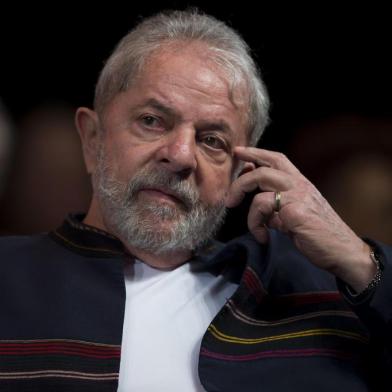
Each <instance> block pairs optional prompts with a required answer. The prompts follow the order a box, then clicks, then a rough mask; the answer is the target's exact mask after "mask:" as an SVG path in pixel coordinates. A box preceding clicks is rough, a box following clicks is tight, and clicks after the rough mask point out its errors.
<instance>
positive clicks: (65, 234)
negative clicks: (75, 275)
mask: <svg viewBox="0 0 392 392" xmlns="http://www.w3.org/2000/svg"><path fill="white" fill-rule="evenodd" d="M84 217H85V215H84V214H70V215H69V216H68V217H67V218H66V219H65V220H64V222H63V224H62V225H61V226H60V227H59V228H57V229H56V230H53V231H52V232H50V233H49V236H50V237H51V238H52V239H53V240H55V241H56V242H57V243H60V244H61V245H63V246H65V247H66V248H68V249H70V250H71V251H73V252H75V253H79V254H82V255H83V256H90V257H116V256H117V257H120V256H121V257H123V256H125V255H126V254H127V253H128V252H127V250H126V248H125V247H124V245H123V244H122V243H121V241H120V240H119V239H118V238H116V237H114V236H113V235H111V234H109V233H107V232H105V231H103V230H100V229H97V228H96V227H93V226H89V225H86V224H85V223H83V219H84Z"/></svg>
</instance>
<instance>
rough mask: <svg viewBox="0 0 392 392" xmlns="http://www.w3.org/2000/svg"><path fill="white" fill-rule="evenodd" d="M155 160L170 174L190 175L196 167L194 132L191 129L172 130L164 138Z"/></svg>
mask: <svg viewBox="0 0 392 392" xmlns="http://www.w3.org/2000/svg"><path fill="white" fill-rule="evenodd" d="M157 158H158V161H159V162H160V163H161V164H162V165H164V166H165V167H166V168H167V169H168V170H170V171H172V172H175V173H178V174H181V175H184V176H188V175H189V174H191V173H192V172H193V171H194V170H195V169H196V167H197V161H196V140H195V131H194V130H193V129H191V128H180V129H178V130H172V131H171V132H170V133H169V134H168V135H167V136H166V137H165V140H164V143H163V145H162V146H161V148H160V149H159V151H158V157H157Z"/></svg>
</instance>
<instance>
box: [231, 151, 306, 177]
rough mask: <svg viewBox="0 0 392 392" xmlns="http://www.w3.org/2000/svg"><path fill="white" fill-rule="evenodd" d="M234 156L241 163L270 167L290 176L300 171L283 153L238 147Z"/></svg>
mask: <svg viewBox="0 0 392 392" xmlns="http://www.w3.org/2000/svg"><path fill="white" fill-rule="evenodd" d="M234 155H236V157H237V158H238V159H240V160H241V161H245V162H252V163H254V164H256V165H257V166H270V167H273V168H274V169H278V170H282V171H284V172H286V173H290V174H296V173H299V170H298V169H297V168H296V167H295V166H294V165H293V164H292V163H291V162H290V160H289V159H288V158H287V157H286V156H285V155H284V154H282V153H281V152H277V151H270V150H265V149H262V148H256V147H244V146H238V147H235V148H234Z"/></svg>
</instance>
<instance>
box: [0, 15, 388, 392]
mask: <svg viewBox="0 0 392 392" xmlns="http://www.w3.org/2000/svg"><path fill="white" fill-rule="evenodd" d="M267 109H268V98H267V93H266V90H265V88H264V85H263V83H262V81H261V79H260V77H259V75H258V72H257V68H256V66H255V64H254V62H253V60H252V59H251V57H250V55H249V51H248V48H247V46H246V44H245V43H244V42H243V40H242V39H241V38H240V37H239V36H238V34H237V33H235V32H234V31H233V30H232V29H231V28H229V27H228V26H226V25H225V24H223V23H222V22H219V21H217V20H215V19H214V18H212V17H209V16H206V15H202V14H199V13H197V12H194V11H192V12H171V13H164V14H159V15H156V16H154V17H151V18H148V19H146V20H144V21H143V22H142V23H141V24H139V25H138V26H137V27H136V28H135V29H134V30H133V31H131V32H130V33H129V34H128V35H127V36H125V37H124V38H123V39H122V41H121V42H120V43H119V45H118V46H117V47H116V49H115V51H114V52H113V54H112V55H111V57H110V58H109V59H108V61H107V63H106V65H105V67H104V68H103V70H102V73H101V75H100V78H99V81H98V84H97V87H96V95H95V103H94V110H90V109H87V108H80V109H79V110H78V111H77V114H76V124H77V127H78V129H79V132H80V136H81V139H82V144H83V151H84V156H85V161H86V166H87V169H88V171H89V173H91V175H92V183H93V189H94V193H93V198H92V202H91V206H90V209H89V211H88V213H87V214H86V215H85V216H75V215H74V216H70V217H69V218H68V219H67V220H66V221H65V223H64V225H63V226H62V227H60V228H59V229H57V230H55V231H53V232H52V233H50V234H49V235H46V234H42V235H38V236H33V237H30V238H8V239H4V240H3V241H2V245H1V260H2V261H3V263H2V274H1V286H0V291H1V292H0V294H1V296H0V298H1V301H2V318H1V323H0V334H1V335H0V338H1V339H2V340H1V341H0V351H1V356H0V386H1V388H0V389H1V390H2V391H24V390H26V391H27V390H28V391H30V390H31V391H33V390H34V391H46V390H48V391H49V390H50V391H82V390H83V391H116V390H118V391H203V390H207V391H225V392H227V391H239V390H240V391H256V390H257V391H258V390H265V391H269V392H271V391H288V390H290V391H293V390H294V391H314V390H318V391H331V390H349V391H375V390H377V391H379V390H382V387H383V380H384V379H385V374H386V371H387V370H388V364H390V361H391V357H390V338H391V336H390V331H389V329H390V323H391V311H390V306H389V301H388V300H389V298H390V297H391V294H392V293H391V288H390V286H391V285H390V283H389V282H390V277H389V275H390V274H391V273H390V272H389V271H390V270H391V268H392V267H391V266H390V264H391V262H392V253H391V249H390V248H388V247H386V246H383V245H381V244H377V243H375V242H372V241H367V242H364V241H363V240H362V239H360V238H359V237H358V236H357V235H356V234H355V233H354V232H353V231H352V230H351V229H350V228H349V227H347V225H346V224H345V223H344V222H342V221H341V219H340V218H339V217H338V216H337V215H336V213H335V212H334V211H333V210H332V208H331V207H330V206H329V205H328V203H327V202H326V201H325V200H324V199H323V197H322V196H321V194H320V193H319V192H318V191H317V190H316V189H315V188H314V186H313V185H312V184H311V183H310V182H309V181H308V180H307V179H306V178H304V177H303V176H302V175H301V173H300V172H299V171H298V170H297V169H296V168H295V166H294V165H293V164H292V163H291V162H290V161H289V160H288V159H287V158H286V157H285V156H283V155H282V154H280V153H276V152H271V151H267V150H263V149H257V148H255V147H252V146H254V145H255V144H256V142H257V140H258V139H259V137H260V135H261V133H262V131H263V129H264V127H265V126H266V124H267V120H268V114H267ZM254 190H258V193H257V194H256V196H255V197H254V199H253V202H252V205H251V207H250V211H249V215H248V226H249V230H250V234H248V235H245V236H244V237H242V238H239V239H236V240H233V241H231V242H230V243H228V244H226V245H223V244H219V243H216V242H215V241H213V239H212V237H213V235H214V233H215V232H216V230H217V228H218V227H219V225H220V224H221V222H222V221H223V219H224V214H225V208H226V207H233V206H235V205H237V204H238V203H240V202H241V200H242V198H243V197H244V195H245V194H246V193H247V192H250V191H254ZM388 325H389V327H388Z"/></svg>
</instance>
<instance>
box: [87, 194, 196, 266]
mask: <svg viewBox="0 0 392 392" xmlns="http://www.w3.org/2000/svg"><path fill="white" fill-rule="evenodd" d="M83 223H85V224H87V225H89V226H93V227H96V228H97V229H101V230H104V231H106V232H107V233H109V234H111V235H114V236H115V237H117V238H118V239H119V240H120V241H121V242H122V243H123V244H124V246H125V247H126V249H127V250H128V252H129V253H130V254H132V255H133V256H134V257H135V258H137V259H139V260H141V261H143V262H144V263H146V264H148V265H149V266H151V267H153V268H157V269H164V270H172V269H175V268H177V267H179V266H180V265H182V264H184V263H185V262H186V261H187V260H189V259H190V257H191V251H189V250H175V251H172V252H165V253H159V254H155V253H151V252H148V251H144V250H141V249H138V248H135V247H132V246H130V245H128V244H127V243H126V241H124V240H123V239H122V238H120V237H119V236H118V235H117V233H114V232H113V231H112V230H111V229H110V228H109V227H107V226H106V225H105V222H104V220H103V218H102V213H101V209H100V207H99V204H98V203H97V201H96V199H95V198H93V200H92V202H91V205H90V208H89V211H88V213H87V215H86V217H85V218H84V220H83Z"/></svg>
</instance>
